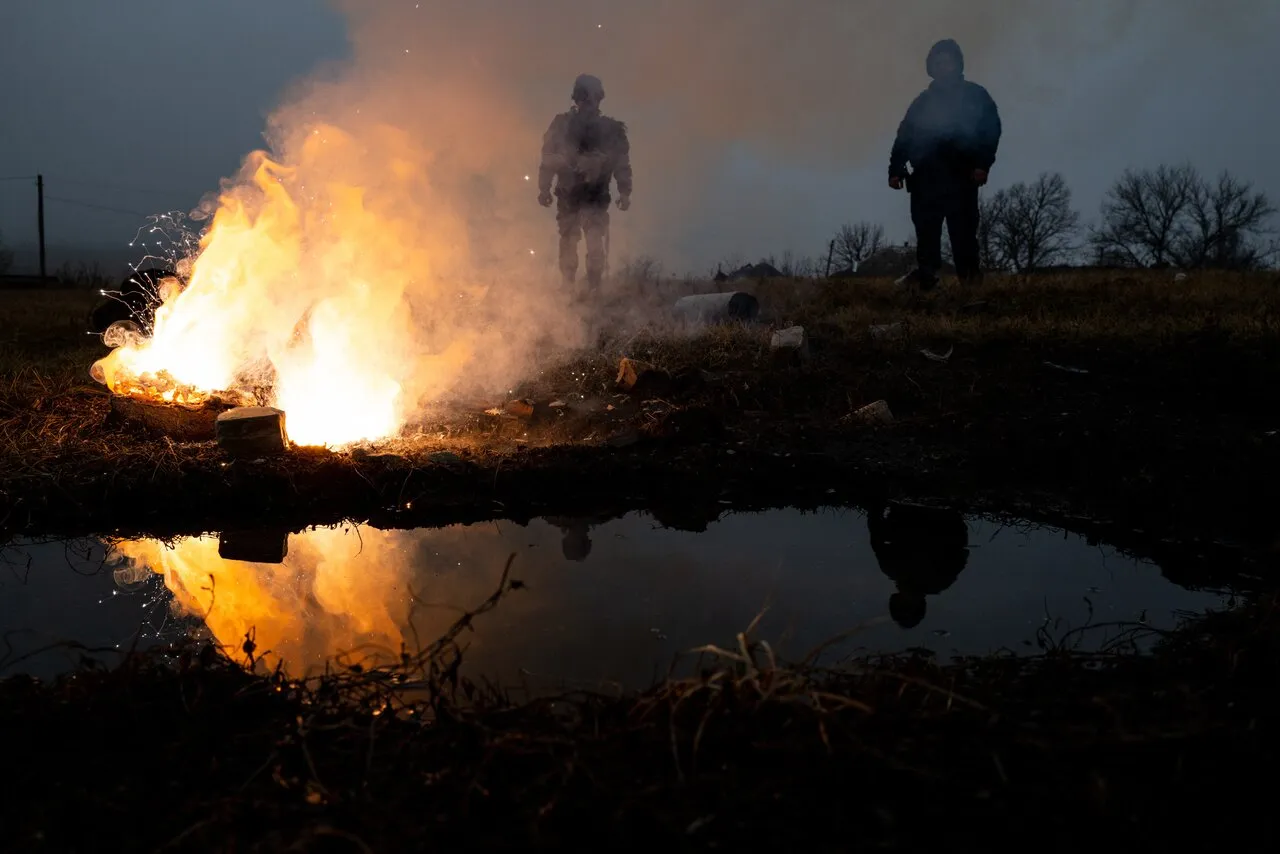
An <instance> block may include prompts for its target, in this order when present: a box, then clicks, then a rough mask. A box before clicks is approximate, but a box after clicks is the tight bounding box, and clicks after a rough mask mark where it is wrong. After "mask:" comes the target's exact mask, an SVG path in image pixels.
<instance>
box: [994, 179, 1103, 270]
mask: <svg viewBox="0 0 1280 854" xmlns="http://www.w3.org/2000/svg"><path fill="white" fill-rule="evenodd" d="M988 207H989V208H990V210H989V211H988V213H989V215H990V216H992V221H991V223H990V224H989V225H988V226H986V228H987V229H988V230H989V231H988V235H987V239H986V242H987V243H988V245H989V250H988V251H989V252H990V254H991V258H992V260H993V261H995V262H997V264H998V266H1000V267H1006V268H1008V267H1012V268H1013V270H1014V271H1016V272H1018V273H1025V272H1027V271H1028V270H1035V269H1037V268H1039V267H1045V266H1048V265H1050V264H1055V263H1059V262H1061V261H1063V260H1064V259H1065V258H1066V257H1067V256H1068V255H1069V254H1070V253H1071V251H1072V250H1073V249H1074V248H1075V245H1074V238H1075V235H1076V230H1077V229H1078V228H1079V225H1080V214H1079V213H1077V212H1076V211H1075V210H1074V209H1073V208H1072V207H1071V188H1070V187H1068V186H1067V182H1066V180H1065V179H1064V178H1063V177H1062V174H1061V173H1059V172H1053V173H1049V172H1043V173H1041V175H1040V177H1038V178H1037V179H1036V180H1035V181H1034V182H1032V183H1030V184H1027V183H1024V182H1021V181H1020V182H1018V183H1017V184H1014V185H1013V186H1011V187H1008V188H1006V189H1003V190H999V191H997V192H996V193H995V194H994V196H993V197H992V199H991V201H990V202H989V203H988ZM982 230H983V226H982V225H981V224H980V225H979V247H980V248H981V244H982V243H983V242H984V241H983V237H982Z"/></svg>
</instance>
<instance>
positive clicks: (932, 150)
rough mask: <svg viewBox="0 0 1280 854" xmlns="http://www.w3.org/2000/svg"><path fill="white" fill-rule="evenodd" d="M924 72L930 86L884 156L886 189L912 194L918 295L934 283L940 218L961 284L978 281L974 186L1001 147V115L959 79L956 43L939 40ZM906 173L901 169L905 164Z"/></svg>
mask: <svg viewBox="0 0 1280 854" xmlns="http://www.w3.org/2000/svg"><path fill="white" fill-rule="evenodd" d="M925 68H926V70H927V71H928V73H929V76H930V77H932V78H933V82H932V83H930V84H929V88H928V89H926V90H924V91H923V92H921V93H920V95H919V96H917V97H916V99H915V100H914V101H912V102H911V106H910V107H908V108H907V114H906V116H905V117H904V118H903V120H902V123H901V124H900V125H899V126H898V136H897V139H895V140H894V143H893V151H892V152H891V153H890V155H889V186H890V187H892V188H893V189H895V190H901V189H902V188H903V186H906V188H907V192H908V193H910V194H911V222H912V224H913V225H914V226H915V229H916V270H915V272H914V273H913V274H912V275H913V277H914V278H915V280H916V281H917V283H918V284H919V286H920V289H921V290H929V289H930V288H932V287H933V286H934V285H936V284H937V283H938V270H939V269H941V267H942V224H943V221H944V220H945V221H946V224H947V230H948V232H949V233H950V235H951V249H952V252H953V253H954V255H955V264H956V275H957V276H958V277H959V279H960V281H962V282H977V281H980V280H981V276H982V271H981V259H980V258H979V252H978V188H979V187H981V186H983V185H984V184H986V183H987V174H988V172H990V170H991V166H992V164H993V163H995V160H996V149H997V148H998V147H999V145H1000V132H1001V127H1000V114H999V112H998V111H997V109H996V104H995V101H993V100H992V99H991V95H990V94H989V93H988V92H987V90H986V89H984V88H983V87H981V86H979V85H978V84H977V83H972V82H970V81H968V80H965V79H964V55H963V54H962V53H961V52H960V46H959V45H958V44H956V43H955V42H954V41H952V40H951V39H944V40H943V41H940V42H938V43H937V44H935V45H934V46H933V48H932V49H931V50H930V51H929V58H928V60H927V61H926V62H925ZM908 162H909V163H910V164H911V169H912V171H911V172H907V163H908Z"/></svg>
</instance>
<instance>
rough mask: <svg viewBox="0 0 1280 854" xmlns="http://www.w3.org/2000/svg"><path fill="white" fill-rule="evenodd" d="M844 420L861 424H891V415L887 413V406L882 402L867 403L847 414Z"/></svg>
mask: <svg viewBox="0 0 1280 854" xmlns="http://www.w3.org/2000/svg"><path fill="white" fill-rule="evenodd" d="M845 418H846V419H848V420H849V421H857V422H860V423H863V424H892V423H893V413H892V412H890V411H889V404H888V403H887V402H885V401H883V400H877V401H874V402H872V403H868V404H867V405H866V406H863V407H861V408H859V409H856V410H854V411H853V412H851V413H849V414H848V415H846V416H845Z"/></svg>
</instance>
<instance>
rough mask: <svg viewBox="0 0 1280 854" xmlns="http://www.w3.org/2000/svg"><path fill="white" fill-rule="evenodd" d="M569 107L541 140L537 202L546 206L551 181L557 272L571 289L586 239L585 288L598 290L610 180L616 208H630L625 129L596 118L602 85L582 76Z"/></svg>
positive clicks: (606, 234)
mask: <svg viewBox="0 0 1280 854" xmlns="http://www.w3.org/2000/svg"><path fill="white" fill-rule="evenodd" d="M572 97H573V103H574V106H573V108H572V109H571V110H569V112H567V113H561V114H560V115H558V116H556V117H555V118H554V119H552V120H551V126H550V127H549V128H547V132H546V133H545V134H544V135H543V137H542V163H541V165H540V166H539V168H538V204H540V205H542V206H543V207H544V208H545V207H550V206H551V179H552V178H555V179H556V189H555V198H556V224H557V225H558V226H559V230H560V274H561V275H562V276H563V277H564V281H565V284H566V285H568V286H569V287H570V288H572V286H573V284H574V280H575V278H576V277H577V274H578V240H579V239H580V238H581V237H582V236H584V235H585V236H586V239H587V284H588V286H589V288H590V290H591V292H592V293H595V292H597V291H598V289H599V287H600V279H601V277H602V276H603V275H604V268H605V261H606V252H607V247H608V239H609V202H610V201H611V198H610V196H609V182H610V181H611V180H613V179H614V178H616V179H617V181H618V209H619V210H623V211H625V210H627V209H628V208H630V207H631V145H630V143H629V142H628V141H627V127H626V125H624V124H623V123H622V122H620V121H618V120H617V119H612V118H609V117H608V116H605V115H603V114H601V112H600V101H601V100H603V99H604V85H603V84H602V83H601V82H600V80H599V78H596V77H592V76H591V75H589V74H583V75H580V76H579V77H578V79H577V80H575V81H574V84H573V96H572Z"/></svg>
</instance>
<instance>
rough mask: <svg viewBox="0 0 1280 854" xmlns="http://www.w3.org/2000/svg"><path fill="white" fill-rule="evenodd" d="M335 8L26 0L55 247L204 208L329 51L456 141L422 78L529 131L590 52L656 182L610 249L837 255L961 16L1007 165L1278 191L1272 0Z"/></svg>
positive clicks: (11, 138)
mask: <svg viewBox="0 0 1280 854" xmlns="http://www.w3.org/2000/svg"><path fill="white" fill-rule="evenodd" d="M334 5H335V4H330V3H326V2H324V0H272V1H271V2H255V0H219V2H216V3H207V2H205V3H201V2H194V0H112V2H105V0H5V2H4V3H3V4H2V6H0V178H3V177H9V176H23V175H30V174H34V173H35V172H37V171H40V172H43V173H44V174H45V176H46V181H47V185H48V187H47V193H48V194H49V196H50V197H51V200H50V202H49V204H48V207H47V224H48V233H49V241H50V243H51V244H64V243H83V244H112V245H116V246H120V245H122V244H125V243H127V242H128V240H129V239H130V238H131V237H132V235H133V233H134V231H135V228H136V226H137V224H138V221H137V219H136V218H134V217H130V216H129V215H126V214H119V213H114V212H108V211H95V210H91V209H87V208H84V207H76V206H73V205H70V204H68V203H66V202H63V201H53V200H52V198H53V197H56V198H58V199H73V200H78V201H81V202H87V203H90V204H95V205H100V206H105V207H111V208H118V209H121V210H126V211H137V212H156V211H160V210H166V209H171V208H178V209H187V208H190V207H191V206H193V205H194V204H195V203H196V202H197V201H198V200H199V198H200V196H201V195H202V194H203V193H206V192H209V191H212V190H216V189H217V187H218V181H219V179H220V178H222V177H224V176H230V175H232V174H234V173H235V171H236V169H237V167H238V165H239V163H240V160H241V158H242V157H243V156H244V155H245V154H247V153H248V152H249V151H250V150H252V149H253V148H255V147H261V146H262V145H263V141H262V133H263V131H264V128H265V125H266V118H267V115H268V114H269V112H270V111H271V110H272V109H273V108H275V107H277V106H279V105H281V104H282V103H286V104H287V103H291V102H292V99H291V98H287V97H286V96H285V87H286V86H287V85H289V84H290V83H291V82H295V81H297V80H298V79H299V78H302V77H304V76H306V75H308V74H310V73H311V72H313V71H314V70H315V69H316V68H317V66H319V65H322V64H324V63H331V62H333V61H335V60H343V59H345V58H347V57H348V56H350V55H354V57H355V64H354V65H352V66H349V67H346V68H345V70H341V69H340V70H338V71H336V72H334V71H331V72H329V73H328V74H329V77H330V78H332V77H333V75H335V74H336V75H337V77H338V78H339V79H341V80H342V81H343V85H342V86H340V87H338V88H337V89H335V90H334V93H338V94H333V93H331V94H330V96H329V97H330V100H332V99H333V98H334V97H338V96H339V94H340V97H341V98H342V99H344V110H343V111H342V112H343V114H344V115H345V116H347V117H348V118H349V117H350V115H351V113H350V110H349V108H350V107H351V106H352V103H354V102H358V101H359V99H360V98H361V95H360V93H361V92H369V91H373V90H374V89H376V88H377V87H382V93H383V94H386V93H387V92H388V91H394V92H395V95H396V97H397V98H403V99H405V100H404V103H405V107H404V115H403V119H404V126H405V129H406V130H409V131H410V132H412V133H419V132H420V133H422V134H428V135H430V134H432V133H437V136H436V137H433V140H434V143H433V144H436V145H438V146H444V147H447V146H449V145H453V146H455V147H460V146H466V145H470V144H471V143H472V141H473V140H470V139H468V128H471V129H473V130H474V131H475V132H476V133H477V134H480V133H489V132H491V131H493V130H494V129H495V128H496V127H498V126H494V127H490V128H482V127H480V126H479V125H477V124H475V123H474V120H472V121H473V123H472V124H470V125H469V124H467V121H464V120H462V119H461V118H451V117H450V116H449V115H446V113H447V112H448V108H449V102H447V101H442V100H440V95H439V93H438V92H437V93H435V94H434V95H432V96H430V97H432V98H434V100H429V101H424V102H423V104H430V105H432V108H433V109H435V110H436V112H435V113H434V114H432V115H429V116H427V118H424V111H423V110H422V109H416V108H415V105H414V103H413V101H412V97H413V92H414V90H415V85H414V84H415V81H420V80H424V79H428V78H429V79H432V80H434V81H436V83H437V87H438V88H440V89H444V88H447V87H448V86H453V90H454V91H456V92H460V93H468V92H470V93H471V94H473V95H474V96H475V99H477V100H480V101H481V102H482V103H486V104H489V105H491V106H490V109H491V111H492V112H493V113H501V114H502V115H503V116H505V117H508V118H509V124H508V125H507V126H506V130H510V131H511V133H509V134H505V133H504V135H505V136H509V138H510V139H512V140H518V141H519V145H520V146H521V149H520V150H521V151H523V150H524V147H527V145H528V143H527V140H529V139H534V138H535V137H536V134H538V133H540V132H541V130H542V127H543V126H545V123H546V122H547V121H548V120H549V119H550V117H551V115H553V114H554V113H555V112H556V111H559V110H562V109H564V108H565V107H566V106H567V93H568V89H569V84H570V82H571V81H572V77H573V75H574V74H576V73H577V72H579V71H594V72H596V73H599V74H600V75H601V76H602V77H603V78H604V81H605V86H606V89H607V90H608V97H607V99H606V101H605V109H606V112H609V113H611V114H613V115H616V116H617V117H619V118H622V119H624V120H626V121H627V122H628V123H629V125H630V126H631V129H632V142H633V159H634V161H635V166H636V196H635V206H634V207H633V209H632V211H631V212H630V213H628V214H619V215H617V216H616V218H615V237H614V240H615V243H616V244H617V249H615V251H618V252H627V251H631V252H641V251H650V252H654V253H655V254H659V255H660V256H662V257H663V258H664V259H665V260H667V261H668V265H669V266H670V267H677V268H679V267H681V266H684V265H699V266H705V265H714V263H715V261H716V260H717V259H720V258H724V257H726V256H733V255H736V256H740V257H743V258H755V257H759V256H760V255H763V254H766V253H769V252H781V251H783V250H786V249H792V250H794V251H796V252H798V253H801V254H815V255H816V254H819V253H821V252H822V251H823V249H824V248H825V243H826V239H827V237H828V236H829V235H830V234H831V233H832V232H833V231H834V230H835V229H836V227H837V226H839V224H840V223H842V222H846V221H853V220H857V219H864V218H865V219H873V220H878V221H881V222H883V223H884V224H885V225H886V227H887V228H888V230H889V233H890V236H891V237H893V238H894V239H899V240H900V239H903V238H905V237H907V236H908V235H909V218H908V216H907V211H906V199H905V197H904V196H903V195H900V194H894V193H892V192H891V191H890V190H888V189H887V188H886V187H885V186H884V176H885V161H886V159H887V151H888V147H889V144H890V142H891V141H892V137H893V133H894V130H895V128H896V124H897V121H898V119H899V118H900V117H901V113H902V111H903V110H904V109H905V107H906V104H907V102H908V101H909V99H910V98H911V97H912V96H913V95H914V94H915V93H916V92H918V91H919V90H920V89H921V88H922V87H923V86H924V85H926V84H927V82H928V81H927V79H926V78H925V76H924V70H923V66H924V52H925V51H926V50H927V48H928V45H929V44H931V43H932V42H933V41H934V40H936V39H937V38H942V37H949V36H950V37H955V38H957V39H958V40H959V41H960V42H961V45H962V47H964V48H965V50H966V58H967V65H968V72H969V77H970V79H973V80H976V81H978V82H980V83H982V84H984V85H986V86H987V87H988V88H989V89H990V91H991V92H992V94H993V96H994V97H995V98H996V100H997V102H998V103H999V105H1000V109H1001V113H1002V116H1003V119H1004V127H1005V135H1004V138H1003V141H1002V143H1001V150H1000V155H999V159H998V162H997V165H996V168H995V170H994V172H993V175H992V181H993V186H994V187H999V186H1003V185H1006V184H1008V183H1012V182H1013V181H1016V180H1023V179H1031V178H1034V177H1035V175H1036V174H1037V173H1038V172H1039V171H1041V170H1050V171H1061V172H1063V173H1064V174H1065V176H1066V177H1067V179H1068V181H1069V183H1070V185H1071V186H1072V188H1073V190H1074V191H1075V194H1076V202H1077V206H1078V207H1079V208H1080V209H1081V211H1082V212H1083V213H1084V215H1085V217H1086V219H1089V218H1092V217H1093V216H1094V215H1095V213H1096V211H1097V207H1098V204H1099V202H1100V200H1101V196H1102V193H1103V191H1104V189H1105V187H1106V185H1107V184H1108V183H1109V182H1110V181H1111V180H1113V179H1114V178H1115V177H1116V176H1117V175H1118V173H1119V172H1120V171H1121V170H1122V169H1123V168H1125V167H1126V166H1129V165H1137V166H1143V165H1155V164H1157V163H1159V162H1162V161H1178V160H1183V159H1189V160H1191V161H1192V162H1193V163H1195V164H1196V165H1197V166H1199V167H1200V168H1202V169H1203V170H1205V171H1206V172H1216V171H1218V170H1220V169H1222V168H1229V169H1231V170H1232V171H1233V172H1235V173H1236V174H1238V175H1240V176H1241V177H1244V178H1247V179H1250V180H1253V181H1254V182H1256V183H1257V184H1258V185H1259V186H1260V187H1261V188H1262V189H1265V190H1267V191H1268V192H1269V193H1271V194H1272V195H1273V196H1280V165H1278V164H1277V161H1276V159H1275V158H1274V155H1273V154H1272V153H1271V148H1272V146H1271V145H1270V140H1273V139H1274V138H1275V137H1276V135H1277V132H1278V131H1280V117H1277V114H1276V111H1275V110H1273V109H1268V105H1271V104H1274V103H1275V97H1274V83H1273V78H1274V70H1273V67H1272V65H1273V64H1272V61H1271V59H1270V55H1269V51H1270V50H1274V48H1275V46H1276V36H1275V33H1277V32H1280V3H1276V2H1274V0H1236V2H1231V3H1220V4H1215V3H1210V2H1193V1H1192V0H1165V1H1164V2H1156V1H1155V0H1044V2H1038V3H1027V2H1025V0H985V2H984V0H969V2H965V3H947V2H943V0H908V2H890V0H860V2H856V3H855V2H848V0H806V2H804V3H802V4H796V5H794V6H791V4H788V3H786V2H783V0H735V2H732V3H730V2H727V0H698V2H693V3H689V2H684V0H681V2H675V0H652V2H650V3H644V4H635V3H624V2H622V0H595V1H594V2H586V0H545V2H542V3H535V4H524V3H515V2H511V0H469V2H462V0H425V2H421V3H415V2H413V0H386V2H377V3H375V2H371V0H338V2H337V4H336V5H339V6H342V7H344V8H343V10H342V11H338V10H336V9H335V8H334ZM415 7H417V8H415ZM1215 7H1216V10H1215ZM535 9H536V12H535V11H533V10H535ZM790 10H798V11H790ZM344 12H345V14H344ZM362 87H363V88H362ZM397 87H399V88H397ZM469 87H471V88H469ZM379 100H383V101H385V100H386V99H385V98H383V99H379V98H378V97H376V96H372V97H371V101H379ZM321 102H323V101H321ZM307 103H312V104H314V103H316V100H315V96H311V100H310V101H307ZM441 105H443V106H441ZM383 112H384V113H385V110H384V111H383ZM427 119H430V121H428V120H427ZM451 123H452V124H451ZM442 125H449V126H450V127H449V131H450V133H449V134H447V135H445V136H439V135H438V131H439V126H442ZM442 140H443V141H442ZM485 144H486V145H488V144H489V143H485ZM495 150H496V149H495ZM499 153H502V152H499ZM502 154H503V156H506V157H507V158H508V159H511V158H516V159H517V160H518V161H519V162H516V163H512V164H511V169H512V170H513V171H515V172H520V171H523V172H528V171H530V170H531V169H532V168H533V167H534V166H535V165H536V151H531V152H529V153H528V155H527V156H524V157H523V159H520V158H519V157H518V156H517V155H515V154H514V153H512V152H505V153H502ZM476 162H480V161H479V160H477V161H476ZM484 162H486V163H488V162H491V161H484ZM477 168H479V167H477ZM489 177H491V178H493V177H494V175H492V174H490V175H489ZM519 189H520V192H523V188H519ZM533 195H534V192H533V188H530V192H529V194H528V196H529V200H528V211H527V213H526V212H525V211H524V210H523V209H521V211H520V214H519V215H520V216H522V217H523V216H527V217H529V218H530V223H531V224H532V225H531V229H532V231H531V232H530V233H537V234H540V233H541V231H539V230H542V231H545V232H546V241H545V242H546V243H547V244H548V248H550V244H551V241H552V240H553V237H554V227H553V224H552V223H551V222H550V220H549V219H547V215H546V214H545V212H544V211H541V209H539V208H537V206H536V205H535V204H534V203H533ZM520 198H521V199H522V198H523V197H522V196H521V197H520ZM521 204H523V202H521ZM33 208H34V189H33V188H32V187H30V186H29V185H28V184H26V183H24V182H0V231H2V232H3V234H4V236H5V239H6V242H8V243H9V244H10V245H21V244H26V243H30V242H33V241H34V236H35V235H34V232H35V228H34V210H33ZM539 217H541V219H539ZM521 239H523V237H522V238H521ZM539 239H541V238H539Z"/></svg>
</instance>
